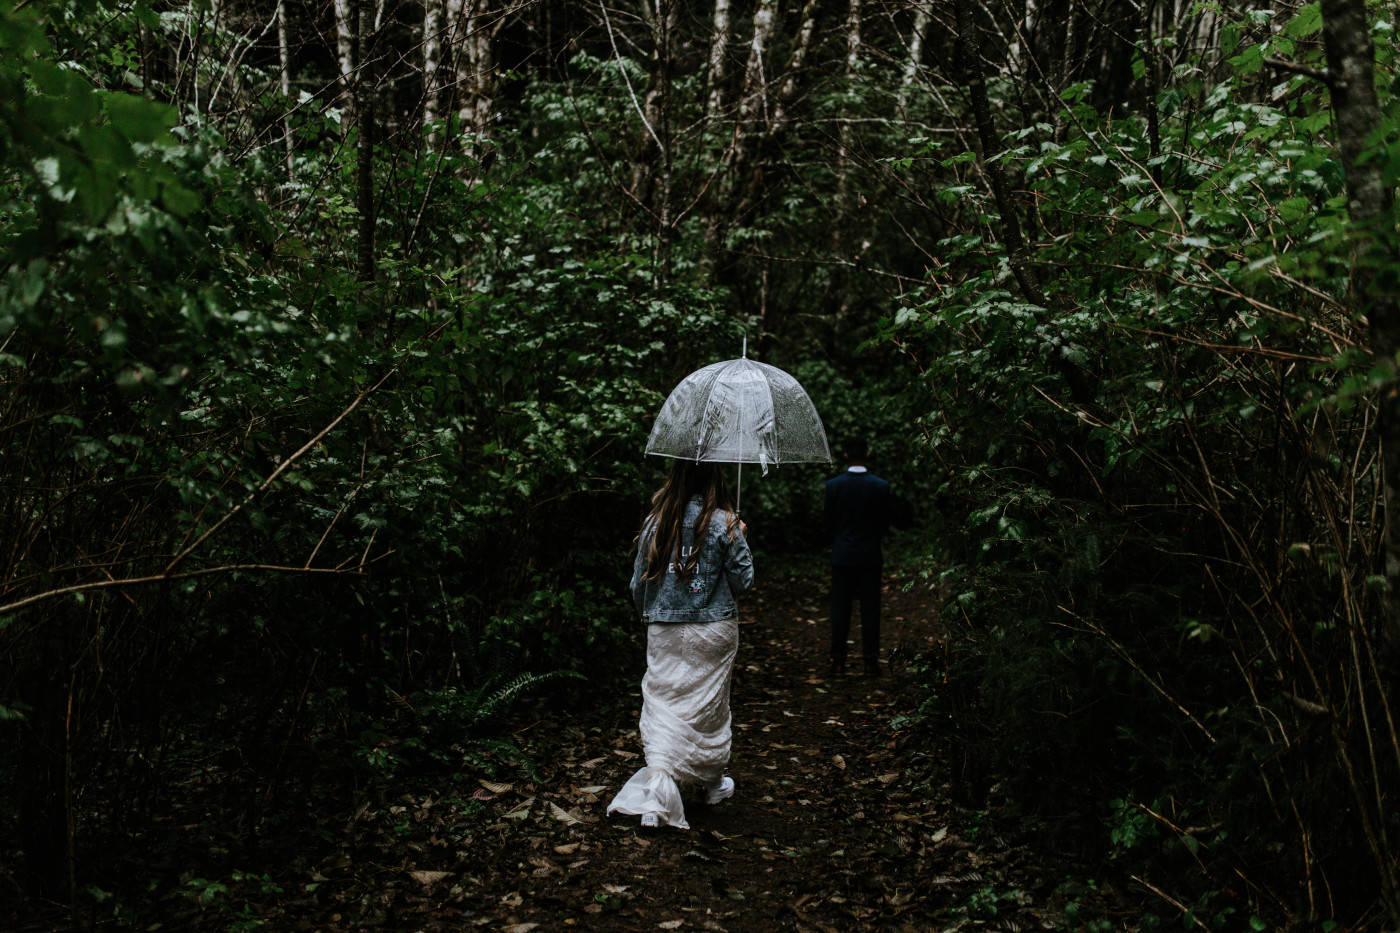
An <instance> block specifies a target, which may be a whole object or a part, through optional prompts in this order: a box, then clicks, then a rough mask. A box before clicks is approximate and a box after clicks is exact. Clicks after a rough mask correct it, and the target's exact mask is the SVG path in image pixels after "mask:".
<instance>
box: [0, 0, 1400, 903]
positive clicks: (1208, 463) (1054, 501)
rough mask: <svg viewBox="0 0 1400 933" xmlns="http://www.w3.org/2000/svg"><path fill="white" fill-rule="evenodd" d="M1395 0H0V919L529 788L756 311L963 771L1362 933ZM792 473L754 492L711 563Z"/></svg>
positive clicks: (1373, 792) (981, 793) (1371, 882)
mask: <svg viewBox="0 0 1400 933" xmlns="http://www.w3.org/2000/svg"><path fill="white" fill-rule="evenodd" d="M610 4H611V5H610ZM1395 17H1396V10H1395V7H1394V5H1393V4H1389V3H1375V4H1366V3H1363V2H1361V0H1328V2H1323V3H1320V4H1319V3H1308V4H1303V3H1262V4H1261V3H1247V2H1234V0H1224V2H1184V0H1086V2H1070V0H1038V2H1031V0H1005V2H1002V0H995V2H990V3H973V2H971V0H928V2H912V0H890V2H875V0H840V2H836V0H826V2H823V0H806V2H805V3H803V2H793V0H756V2H753V0H744V2H734V3H731V0H714V2H712V3H704V4H700V3H693V2H683V0H635V2H634V0H602V2H598V3H584V2H575V0H518V2H517V0H505V2H502V0H428V2H427V4H426V5H425V4H424V3H422V2H417V0H413V2H407V0H404V2H400V0H376V2H371V0H334V2H327V3H310V2H304V0H277V2H275V3H274V2H271V0H257V2H242V3H229V2H210V0H196V2H194V3H190V4H184V3H177V2H170V3H166V2H150V3H148V2H145V0H137V2H134V3H115V4H105V3H95V2H92V0H67V2H56V0H29V2H20V3H15V2H11V0H5V2H4V3H3V4H0V183H2V184H0V198H3V200H4V204H3V211H0V248H3V259H2V260H0V483H2V484H3V487H4V488H3V495H0V657H3V659H4V660H3V664H0V736H3V738H2V739H0V840H4V842H3V843H0V847H3V850H4V851H3V853H0V856H3V860H4V861H5V862H6V863H7V864H9V865H11V866H13V867H15V868H16V871H15V873H13V874H12V875H11V876H10V877H7V878H5V879H3V880H0V890H3V891H5V892H6V893H4V894H3V895H0V897H11V896H13V897H16V898H18V897H35V898H42V899H47V900H49V901H58V902H63V903H67V904H71V905H74V910H75V911H77V910H79V909H81V910H84V911H91V912H94V913H93V914H92V915H101V916H116V917H117V918H118V919H123V920H124V922H133V923H134V922H137V921H138V920H140V919H142V918H145V917H147V915H145V914H143V913H142V911H143V909H144V908H143V906H142V905H143V904H145V903H146V902H147V900H148V899H150V898H153V897H155V895H156V893H157V892H160V891H165V890H168V889H169V888H170V887H172V886H175V887H178V886H180V885H182V884H184V885H188V884H189V883H190V877H198V878H200V879H221V881H220V883H223V884H225V885H232V886H234V887H236V886H237V884H238V883H241V879H242V876H239V877H238V878H234V875H233V874H230V872H232V867H231V866H233V865H243V866H246V865H250V864H257V858H258V855H257V853H258V852H259V851H261V850H263V849H265V848H267V847H276V846H287V845H296V844H300V843H299V841H298V833H299V832H301V831H303V828H301V827H300V826H299V821H298V815H299V814H304V813H305V812H306V810H307V808H315V807H318V806H321V805H322V804H323V802H324V799H325V795H326V794H329V793H333V791H331V790H328V789H327V788H328V787H329V788H334V787H337V786H338V787H340V788H341V789H342V791H343V792H344V793H350V792H351V790H352V789H353V791H354V792H355V793H369V792H371V791H373V792H374V793H378V794H381V795H391V788H392V787H393V786H394V783H395V782H396V781H399V780H402V779H403V778H404V777H405V776H406V775H414V776H422V775H424V774H429V775H442V776H443V779H444V780H446V779H448V778H449V777H450V776H451V775H453V774H460V773H469V774H473V775H479V776H484V777H488V778H491V777H498V776H500V775H504V774H510V773H513V772H514V771H515V770H517V769H522V768H523V769H527V770H528V769H529V768H530V767H531V766H532V765H531V763H530V755H531V750H530V749H528V748H521V747H520V746H518V745H517V743H516V742H515V741H514V740H513V739H512V738H511V737H510V735H509V734H508V733H505V732H503V726H502V723H503V722H504V719H503V717H504V716H505V715H506V714H507V712H508V711H509V709H510V707H511V705H512V704H513V703H516V702H520V701H524V700H527V699H530V701H531V702H539V703H546V704H555V705H557V707H558V709H559V710H560V715H565V714H566V713H565V711H566V710H571V709H579V708H582V707H586V706H587V705H588V704H589V703H593V702H597V700H598V697H599V696H601V695H604V694H606V693H608V692H609V691H612V690H616V689H618V684H620V683H622V682H623V678H625V677H630V676H633V675H634V674H635V671H636V666H637V663H638V649H637V639H638V636H639V633H638V631H637V628H636V626H635V624H634V622H633V620H632V616H631V608H630V604H629V602H628V600H627V597H626V593H625V583H624V581H625V579H626V572H627V566H628V559H629V558H628V551H629V546H630V544H631V539H632V537H633V535H634V534H635V530H636V526H637V523H638V520H639V518H640V516H641V514H642V510H643V508H644V503H645V500H646V497H647V495H648V494H649V492H650V490H651V489H652V488H653V486H654V484H655V483H656V482H657V479H658V477H659V475H660V468H659V466H658V465H657V464H655V463H652V462H648V461H646V460H645V459H644V458H643V456H642V450H643V447H644V445H645V441H646V436H647V432H648V430H649V427H650V424H651V420H652V418H653V417H654V414H655V412H656V410H657V408H658V407H659V405H660V402H661V401H662V399H664V397H665V395H666V393H667V392H668V391H669V390H670V388H671V387H672V386H673V385H674V384H675V382H676V381H677V380H678V379H680V378H681V377H682V376H683V375H684V374H685V373H687V372H688V371H690V370H692V369H694V368H697V367H698V366H701V365H704V364H706V363H709V362H713V361H715V360H719V359H727V358H732V357H735V356H737V355H738V350H739V348H740V345H741V341H742V340H744V339H747V340H748V346H749V353H750V355H751V356H754V357H756V358H759V359H762V360H764V361H766V362H770V363H773V364H774V365H778V366H780V367H782V368H784V369H787V370H788V371H790V372H792V373H793V374H794V375H795V376H797V378H798V379H799V380H800V381H801V382H802V383H803V384H804V386H805V387H806V388H807V389H808V391H809V393H810V394H811V395H812V397H813V399H814V401H815V402H816V404H817V407H818V410H819V411H820V412H821V413H822V416H823V418H824V420H825V422H826V426H827V428H828V431H829V434H830V436H831V440H832V442H833V446H834V447H837V448H839V446H840V445H841V444H842V442H843V441H844V440H845V439H847V438H851V437H854V436H865V437H867V438H869V440H870V443H871V446H872V448H873V451H872V452H873V455H874V457H873V462H874V463H875V464H876V465H877V468H878V469H879V471H880V472H881V473H882V474H883V475H885V476H886V477H887V478H889V479H890V480H892V481H893V482H894V484H895V485H896V486H897V487H898V489H899V490H900V491H901V492H902V493H903V494H904V496H905V497H906V498H907V499H908V500H909V501H910V502H911V504H912V507H913V510H914V512H915V514H916V516H917V519H918V520H917V523H916V528H915V530H914V531H912V532H910V533H908V534H907V535H905V536H904V537H903V538H901V539H900V541H899V542H898V547H897V549H898V551H899V554H900V560H902V561H905V562H907V563H912V564H913V565H915V566H917V567H919V568H921V573H922V580H923V582H922V583H920V584H919V585H921V586H928V587H931V588H933V589H934V590H935V591H936V592H937V593H939V594H940V595H942V596H943V597H944V605H945V607H946V608H945V623H946V626H947V631H948V633H949V639H948V641H947V645H946V651H945V652H944V653H943V654H941V655H939V656H936V657H931V656H925V657H921V658H918V659H913V660H912V670H914V671H915V672H916V673H917V676H918V678H919V679H920V683H921V687H920V690H921V696H922V697H923V702H922V705H921V707H920V709H919V712H918V714H917V715H915V716H912V717H910V718H909V719H908V721H907V722H905V723H904V724H903V726H904V728H906V729H909V730H915V731H918V732H920V733H922V734H923V735H924V737H925V739H926V741H927V742H928V743H929V745H930V746H931V747H933V748H935V749H936V750H937V756H938V758H939V760H941V761H945V762H947V769H948V774H949V778H950V780H952V781H953V782H954V785H955V787H957V788H958V791H959V793H960V794H962V795H963V796H964V797H965V798H966V799H967V800H968V801H970V802H971V803H972V804H974V805H977V806H986V805H990V804H991V803H992V802H993V801H994V800H995V801H996V802H998V803H1004V802H1007V801H1010V802H1011V803H1012V804H1013V805H1014V806H1015V807H1016V808H1017V809H1018V810H1019V812H1021V813H1022V814H1023V818H1024V820H1025V822H1026V825H1027V827H1030V828H1031V829H1032V830H1033V831H1034V833H1035V834H1036V838H1038V839H1039V841H1040V845H1042V846H1043V847H1045V848H1046V849H1047V850H1049V851H1056V852H1063V853H1066V857H1074V858H1077V859H1087V860H1090V861H1091V862H1093V863H1094V864H1098V865H1100V866H1102V870H1103V871H1105V872H1111V873H1114V874H1115V876H1116V877H1121V878H1136V879H1140V880H1141V879H1145V880H1146V881H1148V882H1150V883H1151V884H1152V885H1153V886H1154V887H1155V888H1156V889H1158V890H1160V891H1162V892H1165V894H1166V895H1167V896H1168V897H1167V901H1169V902H1172V903H1175V904H1177V905H1178V906H1179V907H1181V909H1182V910H1189V911H1190V913H1189V914H1188V916H1190V917H1191V918H1192V921H1191V922H1193V923H1199V924H1201V925H1205V926H1208V927H1210V928H1212V929H1249V928H1253V929H1266V928H1289V929H1307V930H1312V929H1317V930H1331V929H1362V928H1377V929H1379V928H1380V926H1381V925H1383V924H1386V923H1389V924H1390V926H1391V927H1392V928H1393V925H1394V924H1395V923H1397V922H1400V854H1397V853H1400V849H1397V835H1400V807H1397V805H1396V799H1395V796H1396V791H1397V788H1400V739H1397V726H1396V722H1395V712H1396V710H1395V701H1396V697H1397V694H1396V677H1397V674H1396V671H1397V663H1400V662H1398V661H1397V658H1396V652H1397V649H1400V636H1397V634H1396V633H1397V632H1400V625H1397V621H1396V620H1397V618H1400V614H1398V613H1397V610H1396V606H1395V602H1396V600H1395V598H1394V594H1396V593H1397V592H1400V589H1398V588H1397V586H1396V583H1397V582H1400V543H1397V541H1391V542H1390V547H1389V549H1388V547H1387V536H1386V514H1387V500H1388V499H1390V498H1391V497H1392V495H1393V494H1394V495H1400V492H1396V491H1397V490H1400V466H1397V465H1396V463H1395V460H1397V459H1400V434H1396V433H1395V432H1396V430H1397V429H1396V428H1395V424H1396V422H1397V418H1396V416H1395V414H1393V411H1392V410H1393V408H1394V406H1395V404H1396V397H1397V382H1396V373H1395V367H1396V362H1395V361H1396V356H1395V351H1396V349H1400V338H1398V337H1397V332H1400V324H1397V317H1400V311H1397V307H1396V298H1397V289H1396V281H1395V279H1396V270H1397V268H1400V263H1397V261H1396V257H1397V253H1398V252H1400V251H1398V250H1397V234H1396V223H1395V219H1396V218H1395V215H1394V209H1393V204H1392V197H1391V194H1392V191H1393V187H1394V183H1395V180H1396V178H1397V176H1398V175H1400V148H1397V142H1396V133H1395V130H1396V127H1397V125H1398V124H1397V113H1396V98H1395V97H1394V94H1393V90H1394V84H1393V82H1394V81H1395V78H1396V75H1397V71H1396V63H1395V55H1396V51H1397V48H1398V47H1400V46H1397V39H1396V19H1395ZM1392 435H1394V436H1395V437H1396V438H1397V441H1396V442H1395V443H1391V444H1389V445H1388V444H1387V443H1385V441H1386V440H1387V438H1390V437H1391V436H1392ZM824 471H825V468H824V467H789V468H782V469H779V470H776V471H773V472H771V473H770V474H769V475H768V476H767V477H764V478H761V479H760V478H759V477H758V475H757V471H753V472H752V473H751V474H750V475H749V477H747V478H746V483H745V496H744V503H745V517H746V519H747V520H748V521H749V523H750V524H751V525H752V526H753V530H754V533H753V538H754V540H755V543H756V546H757V547H758V549H759V561H760V566H761V567H770V568H773V572H775V573H776V572H789V571H794V570H804V569H806V570H810V571H812V572H818V573H819V572H820V566H821V563H820V562H821V544H822V542H821V529H820V527H819V519H820V500H819V490H820V480H821V479H822V478H823V476H824V475H825V472H824ZM1396 507H1400V504H1397V506H1396ZM1391 534H1392V535H1394V536H1395V537H1396V538H1397V539H1400V531H1392V532H1391ZM1388 555H1389V556H1388ZM192 788H197V789H198V790H197V792H198V793H201V794H206V795H208V796H209V799H210V802H209V804H208V806H209V812H214V813H218V814H220V815H221V818H220V819H219V820H217V821H211V822H210V823H209V824H208V825H201V826H199V827H196V828H195V829H194V834H195V837H196V838H197V839H198V840H199V843H198V844H191V845H190V846H189V851H188V852H185V853H184V854H183V855H182V856H181V860H183V861H181V862H180V864H179V866H178V867H174V866H172V863H171V861H169V860H167V859H165V857H164V856H163V860H162V861H159V862H158V861H156V860H154V859H153V858H151V857H148V856H147V855H146V854H145V853H149V852H154V851H162V852H169V851H170V849H169V846H173V845H176V844H175V843H173V842H170V841H169V840H166V843H168V845H165V844H158V843H159V842H160V840H161V839H163V838H164V836H163V834H170V833H173V832H174V828H173V827H167V826H165V824H163V822H162V818H163V815H164V814H166V813H167V811H168V807H169V804H170V801H171V798H172V795H183V794H190V793H194V792H196V791H195V790H192ZM172 838H173V837H172ZM177 861H178V860H177ZM191 873H193V875H192V874H191ZM234 874H237V873H234ZM1166 903H1167V902H1164V910H1163V918H1172V919H1171V920H1170V922H1171V923H1176V922H1178V921H1177V920H1176V919H1175V918H1176V917H1179V916H1180V913H1179V912H1178V911H1175V910H1170V909H1168V908H1167V907H1166ZM1246 921H1248V922H1246ZM1158 922H1159V921H1158V918H1144V921H1143V923H1144V925H1143V928H1144V929H1148V928H1152V927H1153V926H1155V925H1156V924H1157V923H1158ZM1160 922H1161V923H1162V924H1166V923H1167V922H1168V921H1167V919H1161V920H1160Z"/></svg>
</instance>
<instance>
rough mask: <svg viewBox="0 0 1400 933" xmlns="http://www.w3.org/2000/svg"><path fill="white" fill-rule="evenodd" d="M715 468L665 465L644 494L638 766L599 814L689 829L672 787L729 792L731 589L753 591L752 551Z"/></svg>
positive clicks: (716, 798)
mask: <svg viewBox="0 0 1400 933" xmlns="http://www.w3.org/2000/svg"><path fill="white" fill-rule="evenodd" d="M747 530H748V526H747V525H746V524H744V522H742V521H740V520H739V516H738V514H737V513H736V512H735V511H734V507H733V503H732V501H731V500H730V498H729V490H728V488H727V487H726V484H725V481H724V473H723V472H722V468H721V467H720V466H718V465H717V464H713V463H692V462H690V461H688V460H672V461H671V467H670V471H669V473H668V474H667V477H666V481H665V483H664V484H663V485H662V486H661V488H660V489H659V490H657V492H656V494H655V495H653V496H652V498H651V512H650V513H649V514H648V515H647V517H646V519H645V520H644V521H643V522H642V530H641V534H640V536H639V537H638V543H637V559H636V562H635V563H634V565H633V569H632V598H633V600H634V601H635V602H636V604H637V611H638V612H639V613H640V614H641V617H642V621H644V622H646V623H647V672H646V676H645V677H644V678H643V679H642V718H641V733H642V746H643V749H644V750H645V753H646V763H647V764H646V767H644V768H642V769H641V770H640V771H638V772H637V773H636V774H634V775H632V778H631V779H630V780H629V781H628V782H627V783H626V784H625V785H624V786H623V788H622V790H620V791H618V794H617V796H616V797H614V798H613V801H612V803H610V804H609V805H608V812H609V813H613V812H614V811H616V812H618V813H628V814H633V815H637V814H640V815H641V818H642V826H645V827H654V826H661V825H665V826H675V827H677V828H679V829H689V828H690V824H689V823H687V822H686V821H685V807H684V806H683V804H682V803H681V795H680V789H679V787H678V784H700V785H701V786H703V787H704V788H705V799H706V801H707V802H709V803H711V804H715V803H718V802H720V801H721V800H724V799H726V798H728V797H732V796H733V795H734V780H733V778H729V777H726V776H725V774H724V766H725V765H726V764H728V763H729V742H730V735H731V730H730V719H729V675H730V672H731V671H732V669H733V667H734V655H735V652H736V651H738V648H739V620H738V612H739V608H738V605H737V604H736V603H735V600H734V596H735V594H736V593H742V592H744V591H745V590H747V589H749V588H750V587H751V586H753V555H752V554H751V553H750V552H749V544H748V541H747V540H746V539H745V537H744V534H745V532H746V531H747Z"/></svg>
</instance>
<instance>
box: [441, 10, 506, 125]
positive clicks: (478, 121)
mask: <svg viewBox="0 0 1400 933" xmlns="http://www.w3.org/2000/svg"><path fill="white" fill-rule="evenodd" d="M485 4H486V0H447V15H448V18H449V19H450V20H451V24H450V26H449V29H450V33H449V34H450V36H451V41H452V62H453V67H454V68H455V70H456V74H457V83H456V88H457V94H456V100H457V116H458V118H459V119H460V120H461V124H462V132H463V133H471V134H474V135H475V136H476V138H477V140H482V139H486V138H487V137H489V136H490V133H491V111H492V108H493V105H494V103H495V102H494V100H493V99H492V94H493V92H494V87H495V71H496V62H495V55H494V50H493V48H492V42H491V40H492V36H493V30H492V28H490V23H489V22H488V21H487V17H486V15H485V13H486V10H485ZM504 15H505V13H504V11H502V13H501V17H502V18H501V20H498V22H501V21H504ZM471 148H472V149H473V150H475V149H477V148H478V147H477V146H472V147H471Z"/></svg>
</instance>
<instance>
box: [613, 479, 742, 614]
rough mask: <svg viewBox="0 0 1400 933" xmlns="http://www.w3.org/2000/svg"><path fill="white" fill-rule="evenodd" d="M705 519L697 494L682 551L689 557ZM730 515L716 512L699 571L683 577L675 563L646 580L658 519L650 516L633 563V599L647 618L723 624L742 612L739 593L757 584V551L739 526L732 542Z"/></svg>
mask: <svg viewBox="0 0 1400 933" xmlns="http://www.w3.org/2000/svg"><path fill="white" fill-rule="evenodd" d="M699 517H700V497H699V496H695V497H693V498H692V499H691V500H690V502H688V503H687V504H686V507H685V519H684V521H683V526H682V528H681V553H682V554H683V555H687V556H688V555H689V554H690V549H691V548H693V547H694V546H695V522H696V520H697V519H698V518H699ZM727 525H728V517H727V516H726V515H725V513H724V512H721V511H716V512H715V513H714V514H713V515H712V516H711V518H710V527H709V528H708V529H707V530H706V532H705V536H704V537H705V540H704V541H703V542H702V543H701V545H700V557H699V560H698V561H696V565H695V572H694V574H693V575H692V576H691V577H690V579H688V580H683V579H682V578H681V574H680V572H679V569H678V567H677V565H676V564H672V565H671V568H670V569H668V570H667V572H666V573H665V574H664V575H663V576H662V577H660V578H659V579H655V580H643V579H642V575H643V574H644V573H646V570H647V550H648V548H649V547H650V546H651V536H652V535H653V534H655V533H656V522H655V521H654V520H652V519H648V520H647V523H646V524H645V525H644V526H643V527H642V536H641V540H640V541H638V543H637V544H638V546H637V559H636V561H635V563H634V564H633V565H632V600H633V602H635V603H636V604H637V612H638V613H640V614H641V617H642V621H644V622H648V623H650V622H718V621H719V620H721V619H732V618H734V616H736V615H737V614H738V612H739V606H738V604H737V603H735V601H734V594H735V593H742V592H744V591H745V590H747V589H748V588H749V587H751V586H753V555H752V554H751V553H750V552H749V543H748V542H747V541H745V540H744V534H743V532H741V531H739V530H737V529H736V530H735V532H734V540H733V541H730V540H729V534H728V532H727V531H726V530H725V529H726V527H727Z"/></svg>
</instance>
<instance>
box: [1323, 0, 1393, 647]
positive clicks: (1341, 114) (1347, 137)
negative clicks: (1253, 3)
mask: <svg viewBox="0 0 1400 933" xmlns="http://www.w3.org/2000/svg"><path fill="white" fill-rule="evenodd" d="M1321 9H1322V16H1323V28H1322V36H1323V43H1324V46H1325V50H1326V54H1327V72H1328V86H1329V88H1330V89H1331V92H1332V109H1333V111H1334V112H1335V114H1336V121H1337V141H1338V143H1339V144H1340V147H1341V152H1342V167H1343V169H1344V171H1345V172H1346V190H1347V214H1348V216H1349V217H1350V218H1351V226H1352V242H1353V248H1354V251H1355V257H1356V261H1355V263H1354V264H1353V265H1352V277H1351V288H1352V301H1353V303H1354V305H1355V311H1356V314H1357V315H1358V316H1359V317H1364V319H1365V320H1366V321H1367V323H1368V326H1369V331H1370V334H1369V336H1370V342H1371V352H1372V354H1373V355H1374V356H1375V360H1376V365H1377V366H1378V367H1380V368H1381V370H1382V372H1383V373H1384V375H1385V383H1384V385H1385V388H1384V389H1383V390H1382V392H1381V393H1380V412H1379V419H1380V420H1379V425H1380V442H1381V483H1382V487H1383V498H1384V502H1385V514H1386V522H1385V579H1386V586H1385V590H1384V596H1383V598H1382V604H1383V606H1384V615H1385V630H1386V637H1387V640H1388V642H1389V647H1390V650H1391V652H1400V363H1398V362H1397V354H1400V304H1397V292H1396V284H1397V282H1396V270H1397V268H1400V250H1397V245H1396V241H1395V232H1394V229H1393V224H1394V221H1393V217H1392V211H1391V206H1392V195H1391V191H1390V189H1389V188H1388V187H1387V186H1386V184H1385V181H1384V178H1383V176H1382V166H1381V163H1380V161H1379V160H1377V159H1366V158H1363V156H1364V155H1365V153H1366V148H1367V145H1368V143H1369V142H1370V138H1371V134H1372V133H1373V132H1375V130H1376V127H1378V126H1381V125H1382V118H1381V108H1380V101H1379V100H1378V99H1377V96H1376V49H1375V46H1374V44H1373V43H1372V41H1371V27H1370V21H1369V19H1368V17H1367V14H1366V4H1365V2H1364V0H1322V3H1321Z"/></svg>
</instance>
